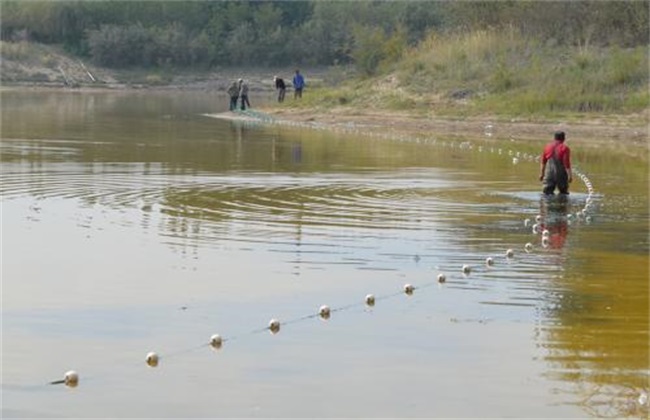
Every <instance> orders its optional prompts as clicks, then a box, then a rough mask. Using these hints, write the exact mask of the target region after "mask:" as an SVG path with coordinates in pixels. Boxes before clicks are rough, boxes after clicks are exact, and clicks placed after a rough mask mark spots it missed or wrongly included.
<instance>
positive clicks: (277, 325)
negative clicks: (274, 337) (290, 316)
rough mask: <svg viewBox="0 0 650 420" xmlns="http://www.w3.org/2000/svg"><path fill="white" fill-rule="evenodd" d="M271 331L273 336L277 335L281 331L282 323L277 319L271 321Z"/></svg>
mask: <svg viewBox="0 0 650 420" xmlns="http://www.w3.org/2000/svg"><path fill="white" fill-rule="evenodd" d="M269 331H271V334H277V333H278V332H279V331H280V321H278V320H277V319H275V318H274V319H272V320H270V321H269Z"/></svg>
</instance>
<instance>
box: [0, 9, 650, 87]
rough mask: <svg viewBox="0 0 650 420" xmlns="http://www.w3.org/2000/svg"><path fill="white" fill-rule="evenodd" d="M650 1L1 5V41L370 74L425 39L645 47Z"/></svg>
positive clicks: (190, 61) (130, 56) (178, 62)
mask: <svg viewBox="0 0 650 420" xmlns="http://www.w3.org/2000/svg"><path fill="white" fill-rule="evenodd" d="M648 5H649V3H648V1H647V0H640V1H598V0H576V1H557V2H548V1H516V0H504V1H472V2H465V1H461V2H456V1H376V0H355V1H273V0H271V1H207V0H197V1H191V2H180V1H170V0H168V1H142V0H139V1H89V0H85V1H82V0H63V1H43V0H30V1H21V0H3V1H2V2H1V3H0V7H1V13H0V19H1V20H0V24H1V25H0V30H1V31H0V34H1V38H2V40H3V41H12V40H16V41H19V40H33V41H37V42H41V43H55V44H62V45H63V46H64V47H65V48H66V49H67V50H68V51H71V52H73V53H75V54H79V55H81V56H85V57H90V58H91V59H92V60H93V61H94V62H95V64H98V65H102V66H110V67H125V66H142V67H151V66H171V67H184V66H193V67H195V66H203V67H206V68H209V67H214V66H232V65H251V64H255V65H281V66H284V65H334V64H349V63H354V64H356V65H357V66H358V67H359V68H360V70H361V71H362V72H363V73H365V74H372V73H373V72H374V71H375V69H376V67H377V66H378V65H379V64H380V63H381V62H385V61H392V60H395V59H396V58H398V57H397V56H398V55H399V52H400V51H402V50H404V49H405V47H407V46H414V45H416V44H417V43H418V42H420V41H421V40H423V39H425V38H426V36H427V34H428V33H429V32H430V31H432V30H433V31H435V32H438V33H447V32H473V31H476V30H483V29H499V28H512V30H514V31H516V32H517V33H518V34H520V35H521V36H523V37H525V38H535V39H537V40H539V41H540V42H542V43H547V42H552V43H553V44H556V45H579V46H583V47H589V46H611V45H618V46H620V47H621V48H627V47H634V46H639V45H647V44H648Z"/></svg>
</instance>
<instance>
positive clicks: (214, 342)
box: [210, 334, 223, 350]
mask: <svg viewBox="0 0 650 420" xmlns="http://www.w3.org/2000/svg"><path fill="white" fill-rule="evenodd" d="M210 345H211V346H212V348H213V349H215V350H219V349H220V348H221V346H222V345H223V339H222V338H221V336H220V335H219V334H214V335H213V336H212V337H210Z"/></svg>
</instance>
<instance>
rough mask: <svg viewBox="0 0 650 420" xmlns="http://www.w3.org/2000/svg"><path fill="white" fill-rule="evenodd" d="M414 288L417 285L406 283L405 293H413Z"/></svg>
mask: <svg viewBox="0 0 650 420" xmlns="http://www.w3.org/2000/svg"><path fill="white" fill-rule="evenodd" d="M414 290H415V287H413V285H412V284H409V283H407V284H405V285H404V293H406V294H407V295H412V294H413V291H414Z"/></svg>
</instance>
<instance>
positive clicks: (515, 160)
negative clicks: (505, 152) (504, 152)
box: [512, 157, 519, 165]
mask: <svg viewBox="0 0 650 420" xmlns="http://www.w3.org/2000/svg"><path fill="white" fill-rule="evenodd" d="M518 163H519V159H517V158H516V157H514V158H512V164H513V165H516V164H518Z"/></svg>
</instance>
